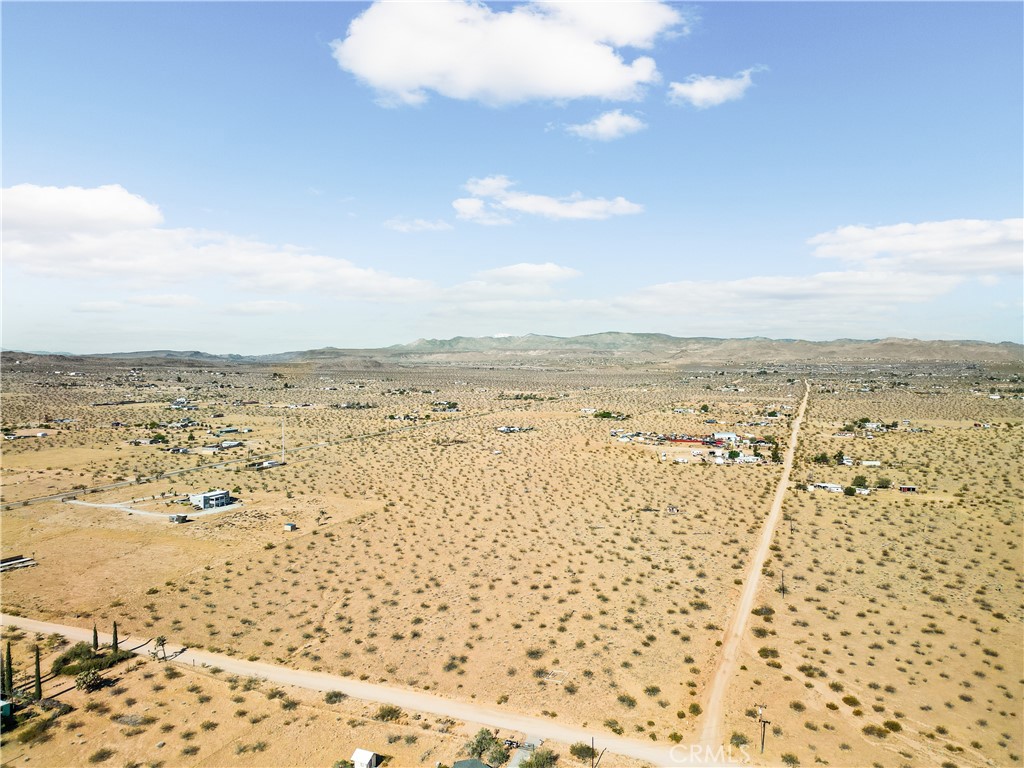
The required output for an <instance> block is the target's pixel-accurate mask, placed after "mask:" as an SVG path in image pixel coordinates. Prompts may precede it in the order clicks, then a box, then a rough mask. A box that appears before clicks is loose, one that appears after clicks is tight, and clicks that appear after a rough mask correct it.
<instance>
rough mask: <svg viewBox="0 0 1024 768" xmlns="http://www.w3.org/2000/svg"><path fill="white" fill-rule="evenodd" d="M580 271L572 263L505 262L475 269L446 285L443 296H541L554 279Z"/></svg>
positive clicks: (467, 300) (487, 299)
mask: <svg viewBox="0 0 1024 768" xmlns="http://www.w3.org/2000/svg"><path fill="white" fill-rule="evenodd" d="M581 274H582V273H581V272H580V271H579V270H576V269H573V268H572V267H565V266H562V265H561V264H555V263H553V262H550V261H548V262H544V263H543V264H536V263H530V262H522V263H519V264H509V265H508V266H504V267H495V268H494V269H485V270H483V271H481V272H477V273H476V274H475V275H474V276H473V279H472V280H468V281H466V282H464V283H460V284H458V285H456V286H453V287H452V288H450V289H449V290H448V296H447V298H448V299H449V301H453V302H457V303H459V304H464V303H469V304H473V303H475V302H480V301H483V302H494V301H502V300H508V299H515V300H519V299H521V298H525V297H536V296H542V295H547V294H550V293H552V292H553V290H554V286H555V284H556V283H561V282H564V281H566V280H571V279H573V278H575V277H579V276H580V275H581Z"/></svg>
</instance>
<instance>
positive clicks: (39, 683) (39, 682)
mask: <svg viewBox="0 0 1024 768" xmlns="http://www.w3.org/2000/svg"><path fill="white" fill-rule="evenodd" d="M34 693H35V699H36V701H39V700H40V699H41V698H43V677H42V675H40V674H39V646H38V645H37V646H36V688H35V692H34Z"/></svg>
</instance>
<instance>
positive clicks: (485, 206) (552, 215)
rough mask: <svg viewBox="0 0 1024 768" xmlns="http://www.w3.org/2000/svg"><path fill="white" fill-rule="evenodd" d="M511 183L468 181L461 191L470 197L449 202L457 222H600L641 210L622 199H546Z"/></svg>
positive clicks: (493, 178) (503, 178)
mask: <svg viewBox="0 0 1024 768" xmlns="http://www.w3.org/2000/svg"><path fill="white" fill-rule="evenodd" d="M514 186H515V183H514V182H513V181H511V180H510V179H509V178H508V177H506V176H487V177H485V178H482V179H470V180H469V181H468V182H466V185H465V188H466V191H467V192H469V193H470V194H471V195H473V197H463V198H459V199H457V200H454V201H453V202H452V206H453V207H454V208H455V211H456V215H457V216H458V217H459V218H460V219H465V220H467V221H475V222H477V223H479V224H508V223H510V222H511V221H512V219H511V218H510V215H509V214H516V213H522V214H529V215H532V216H542V217H544V218H547V219H554V220H565V219H575V220H581V219H587V220H600V219H607V218H610V217H612V216H624V215H630V214H636V213H642V212H643V210H644V208H643V206H642V205H640V204H638V203H633V202H630V201H629V200H627V199H626V198H624V197H615V198H612V199H611V200H609V199H607V198H603V197H591V198H586V197H583V195H582V194H580V193H579V192H575V193H573V194H571V195H569V196H568V197H550V196H548V195H537V194H531V193H528V192H520V191H518V190H516V189H513V187H514Z"/></svg>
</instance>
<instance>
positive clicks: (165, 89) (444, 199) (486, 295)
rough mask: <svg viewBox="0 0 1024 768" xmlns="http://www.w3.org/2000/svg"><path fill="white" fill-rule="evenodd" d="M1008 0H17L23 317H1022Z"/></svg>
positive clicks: (12, 257) (784, 324)
mask: <svg viewBox="0 0 1024 768" xmlns="http://www.w3.org/2000/svg"><path fill="white" fill-rule="evenodd" d="M1022 8H1024V6H1022V5H1021V4H1020V3H992V4H984V3H962V4H961V3H935V4H932V3H905V4H900V3H851V4H847V3H715V4H705V5H700V4H685V5H684V4H669V3H658V2H649V3H621V4H616V3H567V4H543V5H541V4H522V3H520V4H512V3H505V4H498V3H494V4H488V5H484V4H478V3H466V2H462V1H461V0H445V1H439V2H420V3H416V2H414V3H390V4H369V3H363V4H356V3H340V4H339V3H328V2H320V3H308V4H307V3H294V2H289V3H280V4H275V3H251V4H250V3H241V2H232V3H221V4H218V3H130V2H116V3H109V4H92V3H71V4H61V3H46V2H43V3H16V2H5V3H4V4H3V6H2V15H3V19H2V20H3V118H4V130H3V187H4V201H3V202H4V206H3V215H4V221H3V251H4V256H3V346H4V347H5V348H14V349H36V350H39V349H46V350H59V351H70V352H99V351H113V350H128V349H152V348H176V349H203V350H206V351H211V352H239V353H260V352H274V351H283V350H291V349H307V348H314V347H320V346H327V345H333V346H339V347H372V346H381V345H387V344H394V343H403V342H407V341H411V340H413V339H416V338H419V337H450V336H454V335H474V336H475V335H491V334H523V333H549V334H556V335H574V334H578V333H591V332H599V331H604V330H622V331H653V332H664V333H671V334H675V335H679V336H722V337H734V336H771V337H785V338H794V337H795V338H807V339H830V338H839V337H853V338H877V337H885V336H907V337H917V338H975V339H984V340H989V341H1004V340H1009V341H1021V340H1022V339H1021V336H1022V322H1021V319H1022V280H1021V265H1022V222H1021V217H1022V208H1024V201H1022V188H1024V177H1022V168H1024V157H1022V147H1024V124H1022V119H1024V118H1022V116H1024V84H1022V72H1024V52H1022V51H1024V43H1022V40H1024V38H1022V34H1021V29H1022V26H1024V18H1022V15H1024V14H1022Z"/></svg>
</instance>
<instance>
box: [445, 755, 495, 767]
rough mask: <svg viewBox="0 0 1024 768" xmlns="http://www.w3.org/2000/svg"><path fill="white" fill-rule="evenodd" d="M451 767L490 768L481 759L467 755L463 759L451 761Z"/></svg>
mask: <svg viewBox="0 0 1024 768" xmlns="http://www.w3.org/2000/svg"><path fill="white" fill-rule="evenodd" d="M452 768H491V766H489V765H488V764H487V763H485V762H484V761H483V760H477V759H476V758H475V757H469V758H466V759H465V760H456V761H455V762H454V763H452Z"/></svg>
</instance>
